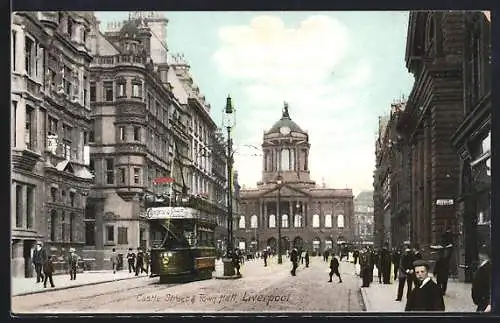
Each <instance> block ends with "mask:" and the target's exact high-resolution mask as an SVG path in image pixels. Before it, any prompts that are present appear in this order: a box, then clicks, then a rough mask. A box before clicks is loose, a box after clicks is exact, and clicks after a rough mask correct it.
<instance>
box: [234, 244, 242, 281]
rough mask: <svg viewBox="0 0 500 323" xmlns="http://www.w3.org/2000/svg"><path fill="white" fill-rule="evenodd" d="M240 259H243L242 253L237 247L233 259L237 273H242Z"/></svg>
mask: <svg viewBox="0 0 500 323" xmlns="http://www.w3.org/2000/svg"><path fill="white" fill-rule="evenodd" d="M240 259H241V253H240V250H239V249H235V250H234V251H233V254H232V261H233V267H234V270H235V271H236V273H235V274H236V275H238V276H239V275H241V274H240Z"/></svg>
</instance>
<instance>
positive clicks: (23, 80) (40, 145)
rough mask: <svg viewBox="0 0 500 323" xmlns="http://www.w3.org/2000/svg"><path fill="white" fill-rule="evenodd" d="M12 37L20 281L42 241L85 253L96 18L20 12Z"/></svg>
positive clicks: (15, 262)
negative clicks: (92, 40) (92, 46)
mask: <svg viewBox="0 0 500 323" xmlns="http://www.w3.org/2000/svg"><path fill="white" fill-rule="evenodd" d="M11 26H12V35H11V36H12V38H11V57H12V58H13V60H12V62H11V72H12V76H11V79H12V93H11V138H12V142H11V156H12V181H11V187H12V189H11V219H12V222H11V223H12V227H11V230H12V256H11V257H12V259H11V265H12V276H24V277H31V276H32V274H33V267H32V262H31V257H32V250H33V247H34V244H35V241H36V240H41V241H43V242H44V244H45V248H46V249H47V251H48V253H49V254H51V255H56V256H62V255H64V254H65V253H66V252H67V250H68V249H69V248H70V247H74V248H76V249H77V250H81V248H82V246H83V244H84V236H83V230H82V228H83V226H84V210H85V208H86V204H87V195H88V193H89V189H90V187H91V184H92V181H93V176H92V174H91V173H90V172H89V169H88V168H87V166H88V165H89V150H88V139H89V133H90V104H89V99H90V98H89V81H90V75H89V65H90V62H91V60H92V57H91V56H90V53H89V48H90V46H89V45H90V44H89V37H88V35H89V30H90V21H89V15H88V14H87V13H85V12H15V13H13V15H12V25H11Z"/></svg>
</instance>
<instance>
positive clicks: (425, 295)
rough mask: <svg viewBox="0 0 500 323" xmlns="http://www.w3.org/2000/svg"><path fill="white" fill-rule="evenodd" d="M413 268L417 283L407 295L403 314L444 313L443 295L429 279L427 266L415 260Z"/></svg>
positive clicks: (421, 261)
mask: <svg viewBox="0 0 500 323" xmlns="http://www.w3.org/2000/svg"><path fill="white" fill-rule="evenodd" d="M413 266H414V271H415V276H416V279H417V281H418V282H419V283H418V286H417V287H415V288H414V289H413V290H412V291H411V292H410V294H409V295H408V299H407V301H406V307H405V312H412V311H425V312H430V311H444V300H443V293H442V291H441V289H440V288H439V287H438V285H437V284H436V283H435V282H434V281H433V280H432V279H431V278H430V277H429V264H428V263H427V262H425V261H423V260H417V261H415V262H414V263H413Z"/></svg>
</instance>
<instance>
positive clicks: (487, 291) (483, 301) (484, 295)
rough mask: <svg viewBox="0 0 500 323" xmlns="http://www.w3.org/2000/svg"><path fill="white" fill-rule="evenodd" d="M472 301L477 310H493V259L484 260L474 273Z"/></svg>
mask: <svg viewBox="0 0 500 323" xmlns="http://www.w3.org/2000/svg"><path fill="white" fill-rule="evenodd" d="M471 294H472V301H473V302H474V304H476V305H477V308H476V312H490V311H491V261H490V260H489V259H486V260H484V261H483V262H482V263H481V265H480V266H479V268H478V269H477V270H476V272H475V274H474V279H473V281H472V289H471Z"/></svg>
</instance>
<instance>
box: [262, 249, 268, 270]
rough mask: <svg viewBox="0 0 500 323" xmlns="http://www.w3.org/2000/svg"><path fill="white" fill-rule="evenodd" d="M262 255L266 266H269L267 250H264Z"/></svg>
mask: <svg viewBox="0 0 500 323" xmlns="http://www.w3.org/2000/svg"><path fill="white" fill-rule="evenodd" d="M262 257H263V258H264V267H267V250H264V252H263V253H262Z"/></svg>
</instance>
